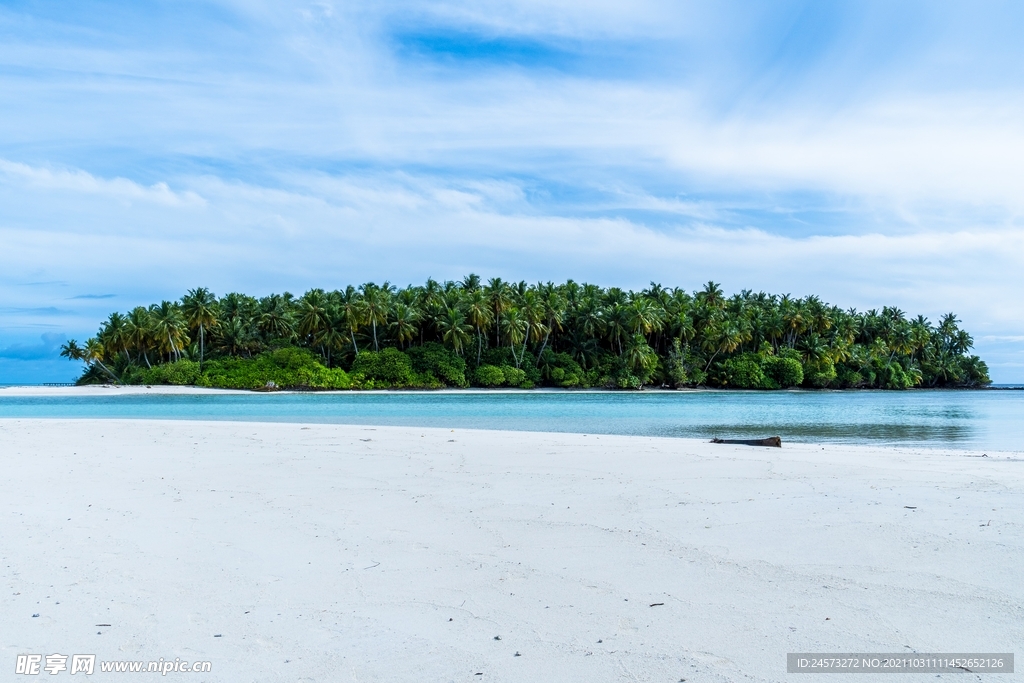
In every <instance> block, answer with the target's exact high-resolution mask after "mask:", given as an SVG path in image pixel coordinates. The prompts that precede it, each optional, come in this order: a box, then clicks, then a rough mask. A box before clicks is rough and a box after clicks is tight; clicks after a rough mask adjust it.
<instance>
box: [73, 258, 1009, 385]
mask: <svg viewBox="0 0 1024 683" xmlns="http://www.w3.org/2000/svg"><path fill="white" fill-rule="evenodd" d="M972 347H973V339H972V338H971V336H970V334H968V333H967V332H966V331H965V330H963V329H961V328H960V327H959V321H958V320H957V318H956V316H955V315H954V314H952V313H949V314H947V315H945V316H943V317H942V318H941V319H940V320H939V321H938V323H937V324H933V323H931V322H930V321H929V320H928V319H926V318H924V317H922V316H917V317H915V318H911V317H909V316H908V315H907V314H905V313H904V312H903V311H901V310H899V309H898V308H895V307H884V308H882V309H881V310H876V309H872V310H869V311H865V312H858V311H856V310H853V309H850V310H843V309H840V308H839V307H837V306H832V305H829V304H826V303H824V302H822V301H821V300H820V299H819V298H818V297H816V296H808V297H804V298H794V297H791V296H789V295H784V296H777V295H772V294H766V293H764V292H758V293H754V292H751V291H748V290H744V291H742V292H740V293H738V294H733V295H732V296H726V295H725V294H724V293H723V291H722V289H721V287H720V286H719V285H718V284H717V283H715V282H708V283H707V284H706V285H705V286H704V287H703V288H702V289H699V290H697V291H694V292H688V291H686V290H684V289H681V288H665V287H662V286H661V285H658V284H655V283H651V285H650V287H648V288H647V289H644V290H643V291H627V290H623V289H619V288H616V287H610V288H601V287H598V286H596V285H592V284H585V283H576V282H574V281H571V280H570V281H568V282H565V283H563V284H554V283H550V282H548V283H538V284H535V285H531V284H527V283H526V282H518V283H515V282H505V281H503V280H501V279H500V278H492V279H490V280H488V281H487V282H483V281H482V280H481V278H480V277H479V276H477V275H469V276H467V277H465V278H464V279H463V280H461V281H449V282H437V281H435V280H428V281H427V282H426V283H425V284H424V285H422V286H412V285H410V286H408V287H404V288H401V289H399V288H397V287H395V286H393V285H391V284H390V283H388V282H384V283H383V284H380V285H378V284H375V283H372V282H369V283H366V284H363V285H361V286H359V287H355V286H351V285H350V286H348V287H346V288H345V289H343V290H342V289H339V290H333V291H328V290H324V289H311V290H309V291H308V292H306V293H305V294H303V295H301V296H298V297H296V296H293V295H292V294H290V293H287V292H285V293H284V294H271V295H269V296H265V297H262V298H255V297H251V296H247V295H244V294H239V293H230V294H227V295H224V296H222V297H219V298H218V297H216V296H215V295H214V294H213V293H212V292H210V291H209V290H208V289H206V288H202V287H200V288H197V289H192V290H189V292H188V293H187V294H186V295H185V296H183V297H182V298H181V299H180V300H178V301H162V302H161V303H159V304H153V305H151V306H149V307H143V306H140V307H136V308H134V309H132V310H131V311H128V312H127V313H120V312H115V313H111V314H110V316H109V317H108V318H107V320H105V321H104V322H103V323H102V325H101V326H100V329H99V331H98V332H97V334H96V336H94V337H92V338H90V339H89V340H88V341H86V342H85V343H84V345H79V344H78V343H77V342H76V341H75V340H71V341H69V342H68V343H67V344H66V345H64V347H63V348H62V350H61V353H62V355H63V356H65V357H67V358H70V359H72V360H80V361H84V362H85V370H84V372H83V375H82V377H81V378H80V380H79V382H80V383H90V382H102V383H107V382H119V383H126V384H130V383H158V382H172V383H190V384H205V385H207V386H235V385H242V386H246V387H248V388H256V387H255V386H254V385H257V384H259V383H260V382H263V380H264V379H265V378H268V377H279V378H282V381H283V382H284V384H282V382H281V381H275V380H272V379H268V380H267V381H266V382H264V383H263V385H265V386H269V387H281V386H293V387H302V386H308V387H311V388H349V387H351V388H376V387H387V386H392V387H402V386H406V387H410V386H468V385H477V386H523V387H531V386H560V387H609V388H634V389H635V388H640V387H642V386H644V385H661V386H666V387H676V388H679V387H686V386H714V387H733V388H746V389H750V388H754V389H775V388H786V387H796V386H803V387H808V388H878V389H906V388H910V387H977V386H982V385H985V384H988V383H990V380H989V377H988V370H987V367H986V365H985V363H984V362H983V361H982V360H981V359H980V358H978V356H976V355H972V354H971V353H970V351H971V348H972ZM287 368H291V369H292V370H293V371H294V372H292V373H291V374H288V373H285V372H284V370H285V369H287ZM300 368H305V369H304V370H301V372H300V370H299V369H300ZM275 372H276V374H275ZM282 373H284V374H282ZM296 373H297V374H296ZM310 373H312V374H310ZM318 373H319V374H318ZM240 378H241V379H240ZM303 378H305V379H303ZM317 378H319V379H317Z"/></svg>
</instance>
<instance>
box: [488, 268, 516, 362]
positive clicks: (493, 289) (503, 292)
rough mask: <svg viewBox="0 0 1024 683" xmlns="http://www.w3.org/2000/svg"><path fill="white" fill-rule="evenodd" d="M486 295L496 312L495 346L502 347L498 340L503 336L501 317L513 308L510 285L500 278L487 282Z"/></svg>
mask: <svg viewBox="0 0 1024 683" xmlns="http://www.w3.org/2000/svg"><path fill="white" fill-rule="evenodd" d="M484 293H485V294H486V295H487V300H488V301H489V302H490V304H491V310H493V311H494V322H495V326H494V329H495V332H494V345H495V346H500V345H501V342H500V341H499V339H498V335H499V334H501V331H502V329H503V326H502V321H501V316H502V314H503V313H504V312H505V311H507V310H508V309H509V308H511V307H512V296H511V292H510V291H509V288H508V284H507V283H506V282H503V281H502V279H501V278H500V277H493V278H491V279H490V280H488V281H487V287H486V288H484Z"/></svg>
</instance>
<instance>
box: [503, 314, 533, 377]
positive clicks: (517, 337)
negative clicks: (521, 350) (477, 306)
mask: <svg viewBox="0 0 1024 683" xmlns="http://www.w3.org/2000/svg"><path fill="white" fill-rule="evenodd" d="M527 326H528V323H527V320H526V316H524V315H523V313H522V311H520V310H519V309H518V308H510V309H508V310H507V311H505V317H504V318H503V319H502V320H501V331H502V332H503V333H504V334H505V339H507V340H508V345H509V348H510V349H511V350H512V359H513V360H514V361H515V364H516V367H517V368H518V367H519V365H520V364H521V363H522V359H521V358H519V357H518V356H516V346H518V345H519V344H521V343H523V340H524V339H525V338H526V334H527V329H528V327H527Z"/></svg>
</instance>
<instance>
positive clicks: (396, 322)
mask: <svg viewBox="0 0 1024 683" xmlns="http://www.w3.org/2000/svg"><path fill="white" fill-rule="evenodd" d="M392 318H393V319H392V321H391V324H390V325H389V326H388V328H389V329H390V330H391V331H392V333H393V334H394V336H395V339H396V340H398V344H399V347H404V345H405V344H407V343H408V342H411V341H412V340H413V339H415V337H416V332H417V331H418V330H419V326H418V325H417V323H418V322H419V320H420V314H419V312H418V311H417V310H416V309H415V308H413V307H412V306H409V305H407V304H404V303H396V304H395V307H394V308H393V309H392Z"/></svg>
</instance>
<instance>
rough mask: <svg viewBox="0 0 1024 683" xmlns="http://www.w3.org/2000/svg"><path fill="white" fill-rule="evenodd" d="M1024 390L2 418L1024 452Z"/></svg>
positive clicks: (216, 400) (267, 398) (71, 400)
mask: <svg viewBox="0 0 1024 683" xmlns="http://www.w3.org/2000/svg"><path fill="white" fill-rule="evenodd" d="M1021 416H1024V392H1017V391H908V392H883V391H872V392H868V391H857V392H804V391H791V392H770V393H767V392H746V391H729V392H724V391H708V392H670V391H645V392H639V393H634V392H567V391H561V392H559V391H532V392H505V393H500V392H484V391H470V392H461V393H446V392H385V393H358V392H353V393H337V394H320V393H297V394H287V393H277V394H255V393H254V394H201V395H176V396H175V395H147V394H138V395H112V396H90V397H85V396H70V397H69V396H59V397H58V396H48V397H19V396H4V395H3V392H2V391H0V417H99V418H164V419H200V420H264V421H286V422H328V423H349V424H377V425H407V426H431V427H432V426H436V427H464V428H477V429H512V430H529V431H555V432H580V433H597V434H637V435H652V436H675V437H697V438H711V437H712V436H721V437H729V436H737V437H764V436H769V435H775V434H778V435H779V436H781V437H782V438H783V439H784V440H787V441H805V442H811V441H815V442H837V443H892V444H904V445H932V446H953V447H960V448H988V449H998V450H1024V420H1022V419H1021Z"/></svg>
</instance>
